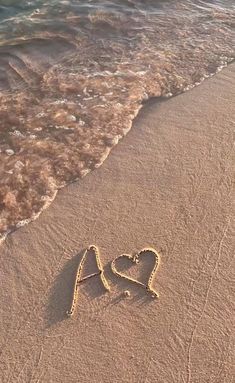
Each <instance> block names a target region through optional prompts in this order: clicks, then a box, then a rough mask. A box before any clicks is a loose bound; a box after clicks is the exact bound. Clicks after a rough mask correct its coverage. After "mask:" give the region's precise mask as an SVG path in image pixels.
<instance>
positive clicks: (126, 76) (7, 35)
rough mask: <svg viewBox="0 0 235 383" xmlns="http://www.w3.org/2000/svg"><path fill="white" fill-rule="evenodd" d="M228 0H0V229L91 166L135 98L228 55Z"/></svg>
mask: <svg viewBox="0 0 235 383" xmlns="http://www.w3.org/2000/svg"><path fill="white" fill-rule="evenodd" d="M234 20H235V5H234V2H233V1H232V0H231V1H226V0H225V1H212V0H211V1H189V0H179V1H178V0H169V1H167V0H165V1H154V0H147V1H139V0H110V1H108V0H106V1H105V0H100V1H99V0H90V1H87V0H86V1H79V0H68V1H66V0H65V1H60V0H50V1H49V0H48V1H45V0H38V1H21V2H20V5H19V1H18V0H17V1H15V0H0V36H1V39H0V99H1V102H0V208H1V212H0V234H1V235H4V233H6V232H8V231H10V230H12V229H14V228H15V227H19V226H21V225H22V224H24V223H26V222H28V221H29V220H30V219H34V218H35V217H36V216H37V215H38V213H39V212H40V211H41V210H42V208H43V207H45V206H46V205H47V204H48V202H49V201H51V200H52V199H53V197H54V196H55V193H56V190H58V188H61V187H62V186H64V185H66V184H68V183H69V182H72V181H73V180H75V179H79V178H81V177H83V176H85V175H86V174H87V173H88V172H89V171H90V170H92V169H94V168H97V167H99V166H100V165H101V164H102V162H103V161H104V159H105V158H106V157H107V155H108V154H109V152H110V150H111V148H112V147H113V146H114V145H116V144H117V143H118V141H119V140H120V138H122V137H123V136H124V135H125V134H126V133H127V132H128V130H129V129H130V128H131V125H132V121H133V119H134V117H135V116H136V114H137V113H138V111H139V109H140V108H141V106H142V105H143V102H144V101H145V100H147V99H148V98H150V97H153V96H154V97H166V98H167V97H170V96H172V95H176V94H178V93H181V92H183V91H186V90H188V89H190V88H192V87H193V86H195V85H197V84H199V83H200V82H201V81H203V80H204V79H205V78H207V77H208V76H211V75H213V74H214V73H216V72H217V71H218V70H219V69H221V68H222V67H223V66H226V65H227V63H228V62H230V61H231V60H233V57H234V46H233V37H234V36H233V34H232V30H233V27H234Z"/></svg>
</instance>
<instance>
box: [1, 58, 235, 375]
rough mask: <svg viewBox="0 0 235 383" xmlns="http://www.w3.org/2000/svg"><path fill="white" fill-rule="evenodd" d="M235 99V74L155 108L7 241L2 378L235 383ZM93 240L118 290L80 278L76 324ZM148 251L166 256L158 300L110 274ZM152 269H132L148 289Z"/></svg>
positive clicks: (147, 264) (145, 265) (234, 68)
mask: <svg viewBox="0 0 235 383" xmlns="http://www.w3.org/2000/svg"><path fill="white" fill-rule="evenodd" d="M234 96H235V65H231V66H230V67H229V68H227V69H225V70H224V71H223V72H221V73H220V74H218V75H217V76H216V77H214V78H212V79H210V80H208V81H206V82H204V83H203V84H202V85H201V86H199V87H198V88H195V89H194V90H192V91H190V92H187V93H185V94H183V95H181V96H178V97H176V98H173V99H170V100H168V101H166V102H151V103H150V104H149V105H146V106H145V108H144V109H143V110H142V112H141V113H140V116H139V117H138V119H137V120H136V122H135V124H134V125H135V126H134V127H133V129H132V131H131V132H130V133H129V134H128V136H127V137H126V138H125V139H124V140H123V141H122V142H121V143H120V144H119V145H118V146H117V147H116V148H115V149H114V150H113V151H112V153H111V155H110V156H109V158H108V160H107V161H106V162H105V163H104V165H103V166H102V167H101V168H99V169H98V170H96V171H94V172H93V173H92V174H90V175H88V176H87V177H86V178H85V179H84V180H83V181H82V182H81V183H76V184H73V185H71V186H69V187H67V188H65V189H63V190H62V191H61V192H60V193H59V194H58V196H57V198H56V200H55V201H54V203H53V204H52V205H51V206H50V208H48V209H47V210H46V211H44V212H43V214H42V215H41V216H40V218H39V219H38V220H37V221H35V222H34V223H32V224H30V225H29V226H27V227H24V228H22V229H20V230H18V231H17V232H15V233H14V234H13V235H10V236H9V237H8V238H7V240H6V242H5V243H4V244H3V245H2V246H1V248H0V253H1V266H0V275H1V289H0V294H1V298H0V310H1V311H0V320H1V322H0V325H1V337H0V341H1V366H0V367H1V372H0V381H1V382H2V383H11V382H12V383H15V382H24V383H25V382H34V383H36V382H43V383H44V382H46V383H47V382H53V383H54V382H68V383H73V382H74V383H75V382H82V383H88V382H89V383H90V382H95V383H106V382H107V383H110V382H125V383H129V382H134V383H150V382H151V383H155V382H157V383H168V382H169V383H176V382H177V383H178V382H179V383H184V382H185V383H186V382H187V383H206V382H208V383H209V382H210V383H231V382H232V379H233V376H234V369H233V362H234V361H233V354H232V348H233V345H234V337H233V334H232V325H233V316H232V314H234V299H233V296H232V292H233V289H234V283H233V282H234V268H233V266H234V265H233V254H234V248H233V245H234V242H232V182H233V178H232V165H233V138H234V137H233V129H234V125H233V122H232V116H233V114H234V101H235V97H234ZM91 243H95V244H97V245H98V246H99V248H100V251H101V259H102V262H103V265H104V268H105V275H106V278H107V280H108V282H109V284H110V287H111V292H110V293H105V292H104V290H103V288H102V285H101V283H100V280H99V277H94V278H92V279H90V280H89V281H87V282H85V283H83V284H82V285H81V288H80V290H79V292H80V295H79V299H78V305H77V309H76V312H75V314H74V316H73V317H72V318H71V319H68V318H66V316H65V312H66V310H67V309H68V308H69V304H70V301H71V294H72V287H73V283H74V275H75V272H76V266H77V262H78V259H79V257H77V256H76V254H78V253H80V252H81V250H82V249H84V248H85V247H86V246H88V245H89V244H91ZM145 246H152V247H154V248H155V249H156V250H157V251H158V252H159V254H160V256H161V264H160V268H159V269H158V272H157V274H156V276H155V279H154V283H153V286H154V288H155V289H156V291H158V293H159V295H160V297H159V299H158V300H154V299H151V297H149V296H148V294H147V293H146V291H145V290H144V289H143V288H142V287H141V286H139V287H138V286H135V285H134V284H132V283H130V282H128V281H123V280H121V279H119V278H118V277H116V276H115V275H112V273H111V270H110V262H111V261H112V260H113V259H114V258H115V257H117V256H118V255H120V254H121V253H123V252H125V253H132V252H134V251H138V250H140V249H141V248H143V247H145ZM152 262H153V260H152V259H151V257H150V256H146V257H145V258H143V259H142V261H141V262H140V264H138V265H137V266H136V265H135V266H132V267H131V268H130V269H129V270H127V271H126V272H127V273H130V274H129V275H132V276H133V277H134V276H136V275H137V274H139V279H140V280H142V281H144V280H146V279H147V277H148V273H149V271H150V270H151V267H152V265H153V263H152ZM126 263H127V262H126ZM126 263H125V262H120V264H119V267H120V269H122V270H125V268H126V267H127V264H126ZM87 268H88V269H89V271H94V270H95V269H94V268H93V266H92V265H91V264H90V265H89V266H88V267H87ZM124 290H129V292H130V294H131V295H130V297H126V298H123V295H122V294H123V291H124Z"/></svg>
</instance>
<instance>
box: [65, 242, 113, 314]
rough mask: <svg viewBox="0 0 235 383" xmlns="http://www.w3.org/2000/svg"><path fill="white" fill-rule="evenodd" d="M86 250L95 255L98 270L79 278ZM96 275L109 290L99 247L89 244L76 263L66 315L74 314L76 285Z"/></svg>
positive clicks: (76, 293) (76, 294)
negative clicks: (71, 294)
mask: <svg viewBox="0 0 235 383" xmlns="http://www.w3.org/2000/svg"><path fill="white" fill-rule="evenodd" d="M88 251H92V252H93V254H94V255H95V259H96V264H97V267H98V270H99V271H98V272H97V273H93V274H90V275H87V276H86V277H84V278H81V274H82V270H83V267H84V264H85V260H86V257H87V253H88ZM96 275H100V278H101V281H102V283H103V286H104V288H105V290H107V291H110V287H109V285H108V282H107V280H106V278H105V276H104V269H103V267H102V264H101V261H100V253H99V249H98V247H97V246H95V245H91V246H89V247H88V248H87V249H86V250H85V251H84V254H83V256H82V259H81V261H80V263H79V265H78V269H77V273H76V278H75V283H74V288H73V297H72V303H71V306H70V310H68V311H67V312H66V314H67V316H68V317H71V316H72V315H73V314H74V311H75V307H76V303H77V296H78V285H79V283H81V282H84V281H85V280H87V279H89V278H92V277H94V276H96Z"/></svg>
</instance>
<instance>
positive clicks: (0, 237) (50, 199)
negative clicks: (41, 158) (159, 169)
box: [0, 58, 235, 246]
mask: <svg viewBox="0 0 235 383" xmlns="http://www.w3.org/2000/svg"><path fill="white" fill-rule="evenodd" d="M234 60H235V59H234V58H231V59H230V60H229V61H228V62H227V63H226V64H225V65H221V66H220V67H219V68H217V70H216V72H215V73H211V74H210V75H209V76H206V77H203V78H202V80H201V82H198V83H195V84H193V85H191V86H190V87H186V88H185V89H183V90H182V91H181V92H179V93H176V94H174V95H172V94H170V95H168V96H167V97H166V96H165V97H162V96H160V97H159V96H152V97H149V98H148V99H147V100H146V101H143V103H142V104H141V105H140V106H139V109H136V113H135V116H134V118H133V120H131V122H130V124H129V128H127V129H126V130H125V132H124V134H123V136H122V137H121V136H120V137H119V138H118V140H117V142H116V144H115V145H114V146H112V147H110V148H109V150H107V152H106V153H105V154H104V155H103V158H102V161H101V163H100V165H99V167H100V166H102V165H103V164H104V162H105V161H106V160H107V158H108V157H109V155H110V153H111V152H112V150H113V149H114V148H115V147H116V146H117V145H118V144H119V142H120V141H122V140H123V139H125V137H126V135H127V134H128V133H129V132H130V131H131V129H132V128H133V125H134V124H135V120H136V119H137V118H138V116H139V113H140V111H141V110H142V109H143V108H144V107H145V105H147V106H148V105H149V104H150V105H151V104H152V103H155V102H160V103H161V102H166V101H167V100H168V99H170V98H174V97H178V96H179V95H181V94H184V93H186V92H188V91H191V90H192V89H194V88H195V87H198V86H200V85H201V84H202V83H203V82H204V81H207V80H209V79H210V78H212V77H214V76H216V75H217V74H218V73H220V72H221V71H222V70H223V69H225V68H227V67H229V66H230V65H232V64H233V63H234ZM107 149H108V148H107ZM97 168H98V167H97ZM97 168H96V169H97ZM92 171H94V170H91V169H88V170H87V173H86V174H85V175H84V176H83V177H81V178H80V177H77V178H75V179H74V180H72V181H70V182H69V183H66V184H64V185H62V186H61V187H59V188H58V189H56V190H55V191H54V193H53V195H52V196H51V197H49V196H48V198H47V200H46V202H45V205H44V206H43V207H42V208H41V210H40V211H38V212H37V213H34V214H33V215H32V216H31V217H29V218H26V219H24V220H23V221H19V222H17V224H16V226H15V227H13V228H12V229H9V230H7V231H6V232H3V233H2V234H0V246H1V243H3V242H4V241H5V240H6V238H7V236H8V235H11V234H12V233H14V232H15V231H16V230H18V229H19V228H21V227H23V226H25V225H29V224H30V223H32V222H34V221H35V220H36V219H37V218H38V217H39V216H40V215H41V214H42V213H43V211H44V210H45V209H47V208H48V207H49V206H50V205H51V204H52V203H53V201H54V200H55V198H56V196H57V194H58V192H59V191H60V190H62V189H64V188H66V187H68V186H69V185H71V184H73V183H76V182H80V181H82V180H83V179H84V177H86V176H87V175H88V174H90V172H92Z"/></svg>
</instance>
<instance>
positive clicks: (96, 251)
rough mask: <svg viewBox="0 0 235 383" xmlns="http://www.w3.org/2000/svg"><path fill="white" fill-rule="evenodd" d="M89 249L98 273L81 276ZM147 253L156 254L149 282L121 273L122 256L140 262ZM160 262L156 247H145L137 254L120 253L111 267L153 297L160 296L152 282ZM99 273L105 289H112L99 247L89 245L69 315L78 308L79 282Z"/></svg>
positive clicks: (74, 289) (81, 264) (77, 278)
mask: <svg viewBox="0 0 235 383" xmlns="http://www.w3.org/2000/svg"><path fill="white" fill-rule="evenodd" d="M88 251H91V252H92V253H93V254H94V256H95V260H96V265H97V269H98V271H97V272H96V273H93V274H89V275H87V276H86V277H83V278H81V274H82V271H83V267H84V264H85V261H86V258H87V253H88ZM147 253H151V254H153V255H154V259H155V261H154V265H153V268H152V271H151V272H150V275H149V277H148V281H147V284H144V283H142V282H140V281H138V280H137V279H134V278H131V277H129V276H127V275H125V274H123V273H121V272H120V271H118V269H117V266H116V262H117V260H120V259H121V258H127V259H129V260H130V261H132V262H133V263H139V260H140V258H141V257H142V256H144V255H146V254H147ZM159 262H160V257H159V254H158V253H157V252H156V250H155V249H152V248H144V249H142V250H141V251H140V252H139V253H137V254H135V255H130V254H122V255H120V256H119V257H117V258H116V259H114V260H113V261H112V263H111V269H112V272H113V273H114V274H115V275H117V276H118V277H119V278H123V279H126V280H128V281H130V282H132V283H135V284H137V285H140V286H143V287H144V288H145V289H146V291H147V293H150V294H151V296H152V297H153V298H158V293H157V292H156V291H155V290H154V289H153V287H152V282H153V279H154V276H155V274H156V272H157V269H158V266H159ZM97 275H99V276H100V278H101V282H102V284H103V286H104V289H105V290H106V291H110V286H109V284H108V282H107V280H106V278H105V276H104V269H103V266H102V263H101V259H100V252H99V249H98V247H97V246H95V245H91V246H89V247H88V248H87V249H86V250H85V251H84V254H83V256H82V259H81V261H80V263H79V265H78V269H77V273H76V277H75V282H74V288H73V296H72V302H71V305H70V309H69V310H68V311H67V312H66V314H67V316H68V317H71V316H72V315H73V314H74V311H75V308H76V304H77V299H78V286H79V283H81V282H84V281H85V280H87V279H90V278H92V277H94V276H97ZM125 295H126V296H129V292H128V291H125Z"/></svg>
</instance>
